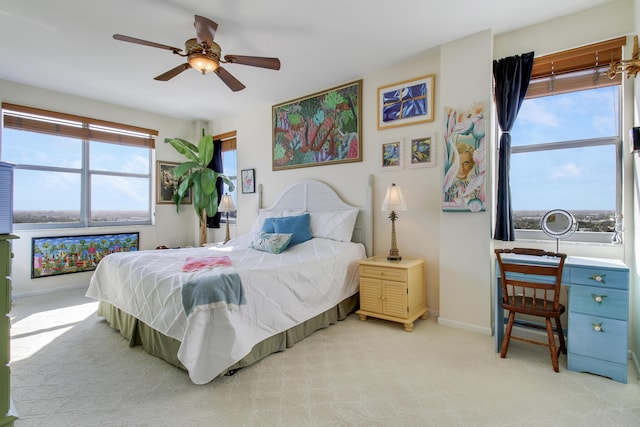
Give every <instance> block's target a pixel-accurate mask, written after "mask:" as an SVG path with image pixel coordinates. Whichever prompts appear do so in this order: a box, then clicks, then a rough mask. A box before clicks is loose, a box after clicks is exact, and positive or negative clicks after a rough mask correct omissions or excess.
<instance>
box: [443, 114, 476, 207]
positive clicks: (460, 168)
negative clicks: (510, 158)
mask: <svg viewBox="0 0 640 427" xmlns="http://www.w3.org/2000/svg"><path fill="white" fill-rule="evenodd" d="M445 115H446V120H445V123H446V129H445V134H444V147H443V150H442V151H443V157H444V179H443V184H442V210H443V211H445V212H482V211H484V210H485V202H486V190H485V172H486V161H485V155H486V146H485V128H484V126H485V123H484V104H482V103H476V104H474V105H473V107H472V108H471V109H469V110H467V111H464V110H456V109H453V108H446V109H445Z"/></svg>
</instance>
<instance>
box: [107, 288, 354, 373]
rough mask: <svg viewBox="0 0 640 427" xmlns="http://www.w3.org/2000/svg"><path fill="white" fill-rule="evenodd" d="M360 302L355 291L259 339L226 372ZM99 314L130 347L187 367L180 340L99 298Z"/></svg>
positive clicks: (300, 337) (327, 323)
mask: <svg viewBox="0 0 640 427" xmlns="http://www.w3.org/2000/svg"><path fill="white" fill-rule="evenodd" d="M358 302H359V299H358V294H357V293H356V294H355V295H353V296H351V297H349V298H347V299H345V300H343V301H342V302H340V303H339V304H338V305H336V306H335V307H333V308H331V309H329V310H327V311H325V312H324V313H321V314H319V315H317V316H315V317H313V318H311V319H309V320H307V321H306V322H304V323H301V324H299V325H297V326H294V327H293V328H291V329H289V330H287V331H284V332H281V333H279V334H277V335H274V336H272V337H270V338H267V339H265V340H264V341H261V342H259V343H258V344H256V345H255V346H254V347H253V349H252V350H251V352H250V353H249V354H247V355H246V356H245V357H244V358H243V359H242V360H240V361H239V362H237V363H236V364H234V365H232V366H230V367H229V368H227V371H226V372H224V373H223V374H227V373H232V372H235V371H236V370H238V369H240V368H244V367H246V366H249V365H251V364H253V363H255V362H257V361H258V360H260V359H263V358H265V357H267V356H268V355H270V354H272V353H276V352H279V351H284V350H286V349H287V348H291V347H293V345H294V344H295V343H297V342H298V341H302V340H303V339H304V338H306V337H308V336H309V335H311V334H312V333H314V332H315V331H317V330H319V329H323V328H326V327H328V326H330V325H333V324H334V323H337V322H338V321H339V320H344V319H345V318H346V317H347V316H348V315H349V314H350V313H351V312H353V311H355V310H356V309H357V307H358ZM98 315H99V316H102V317H104V318H105V320H106V321H107V322H108V323H109V324H110V325H111V327H112V328H114V329H116V330H118V331H120V334H121V335H122V336H123V337H125V338H126V339H128V340H129V346H130V347H134V346H137V345H141V346H142V348H143V349H144V350H145V351H146V352H147V353H149V354H152V355H154V356H157V357H160V358H161V359H164V360H166V361H167V362H169V363H171V364H172V365H174V366H177V367H179V368H181V369H185V367H184V366H183V365H182V363H180V361H179V360H178V348H179V347H180V341H178V340H176V339H175V338H171V337H168V336H166V335H164V334H162V333H160V332H158V331H156V330H155V329H153V328H152V327H150V326H148V325H146V324H145V323H143V322H142V321H140V320H138V319H136V318H135V317H133V316H132V315H130V314H127V313H125V312H123V311H121V310H120V309H119V308H116V307H114V306H112V305H111V304H109V303H106V302H104V301H100V304H99V305H98ZM185 370H186V369H185Z"/></svg>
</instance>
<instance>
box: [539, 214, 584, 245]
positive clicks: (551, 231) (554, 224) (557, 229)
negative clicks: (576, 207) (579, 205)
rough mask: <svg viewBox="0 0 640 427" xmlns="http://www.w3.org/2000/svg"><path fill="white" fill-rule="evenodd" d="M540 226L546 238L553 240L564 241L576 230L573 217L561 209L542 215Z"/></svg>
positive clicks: (576, 226)
mask: <svg viewBox="0 0 640 427" xmlns="http://www.w3.org/2000/svg"><path fill="white" fill-rule="evenodd" d="M540 226H541V228H542V231H544V233H545V234H546V235H547V236H549V237H553V238H554V239H565V238H567V237H569V236H571V235H572V234H573V233H575V231H576V229H577V228H578V224H577V223H576V219H575V218H574V217H573V215H571V213H570V212H567V211H565V210H563V209H553V210H550V211H549V212H547V213H546V214H544V216H543V217H542V221H540Z"/></svg>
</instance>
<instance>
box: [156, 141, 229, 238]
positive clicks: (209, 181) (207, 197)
mask: <svg viewBox="0 0 640 427" xmlns="http://www.w3.org/2000/svg"><path fill="white" fill-rule="evenodd" d="M164 142H165V143H168V144H170V145H171V146H172V147H173V148H174V149H175V150H176V151H177V152H179V153H180V154H182V155H183V156H185V157H186V158H187V161H186V162H184V163H181V164H179V165H178V166H176V167H175V168H174V169H173V172H174V174H175V175H176V177H177V178H178V179H179V180H181V182H180V185H178V188H177V189H176V192H175V193H174V194H173V198H172V200H173V202H174V203H175V204H176V210H177V211H178V213H180V205H181V204H182V201H183V199H184V198H185V197H187V196H188V194H189V189H192V195H193V208H194V209H195V211H196V215H198V218H199V219H200V245H202V244H204V243H206V242H207V216H214V215H215V214H216V212H218V190H217V188H216V182H217V180H218V178H221V179H222V181H223V182H224V183H225V184H226V185H227V186H228V187H229V191H233V190H234V188H235V186H234V185H233V182H231V180H229V178H228V177H227V176H226V175H224V174H222V173H218V172H216V171H214V170H213V169H211V168H210V167H209V164H210V163H211V159H212V158H213V137H212V136H211V135H203V136H202V139H200V143H199V144H198V146H197V147H196V146H195V145H193V144H192V143H190V142H189V141H185V140H184V139H180V138H166V139H165V140H164Z"/></svg>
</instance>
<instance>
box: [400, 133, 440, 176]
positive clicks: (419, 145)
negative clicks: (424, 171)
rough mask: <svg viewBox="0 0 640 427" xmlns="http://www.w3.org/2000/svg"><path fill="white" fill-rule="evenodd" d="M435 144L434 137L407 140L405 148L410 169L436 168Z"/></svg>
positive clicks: (427, 136)
mask: <svg viewBox="0 0 640 427" xmlns="http://www.w3.org/2000/svg"><path fill="white" fill-rule="evenodd" d="M435 142H436V138H435V137H434V136H433V135H425V136H418V137H415V138H407V144H406V148H405V152H406V157H407V167H408V168H424V167H432V166H435V164H436V162H435V160H436V155H435V151H436V150H435Z"/></svg>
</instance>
